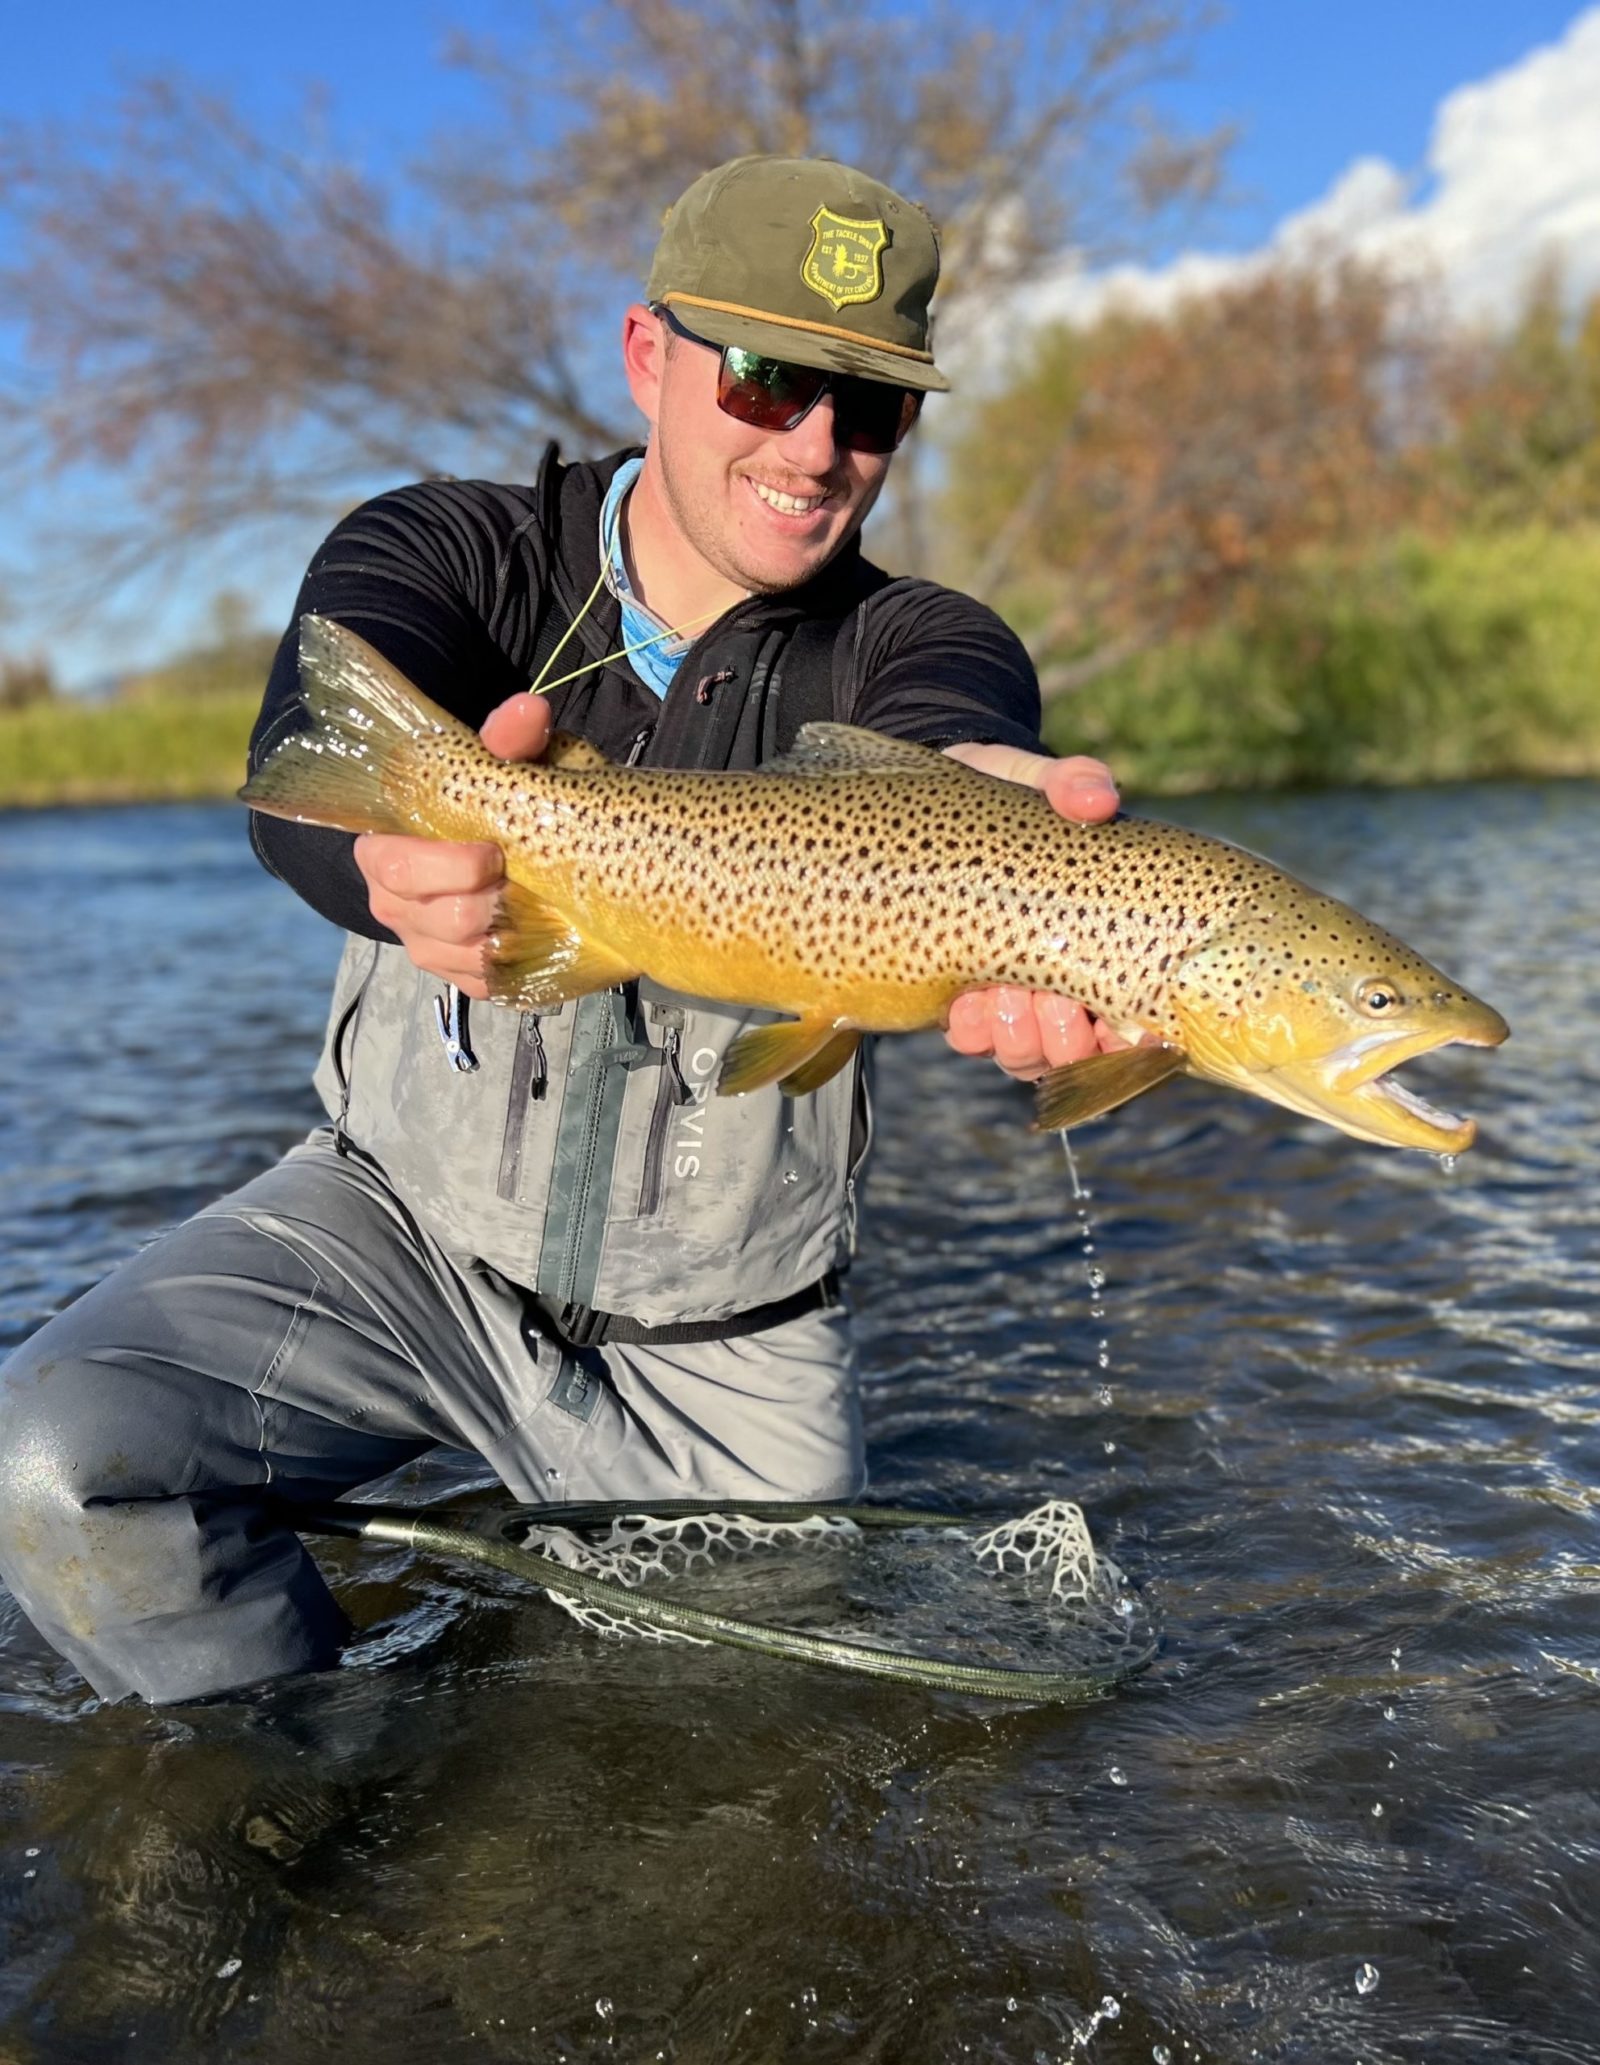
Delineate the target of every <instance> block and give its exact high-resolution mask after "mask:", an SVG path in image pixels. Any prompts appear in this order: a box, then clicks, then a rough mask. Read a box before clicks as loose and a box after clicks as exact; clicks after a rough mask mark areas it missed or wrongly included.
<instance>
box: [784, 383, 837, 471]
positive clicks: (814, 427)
mask: <svg viewBox="0 0 1600 2065" xmlns="http://www.w3.org/2000/svg"><path fill="white" fill-rule="evenodd" d="M777 448H778V454H779V456H780V457H781V458H783V459H785V460H787V461H788V463H789V464H790V465H791V466H792V467H793V468H794V469H795V471H796V472H797V473H807V474H809V475H810V476H811V478H812V479H813V480H821V479H822V478H823V477H824V476H825V475H827V474H829V473H831V472H832V471H833V464H834V460H835V458H836V456H837V453H838V447H837V445H836V444H835V442H834V422H833V396H832V395H831V394H824V395H822V396H820V397H819V398H818V400H817V401H816V402H815V403H814V404H813V405H812V407H811V408H810V409H809V410H808V411H807V412H806V414H805V416H804V417H803V418H802V420H801V421H800V422H798V423H797V424H796V425H795V427H794V428H793V430H786V431H784V432H783V433H782V434H781V436H780V437H779V438H778V440H777Z"/></svg>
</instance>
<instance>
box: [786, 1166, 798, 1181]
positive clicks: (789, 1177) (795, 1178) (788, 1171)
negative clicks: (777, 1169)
mask: <svg viewBox="0 0 1600 2065" xmlns="http://www.w3.org/2000/svg"><path fill="white" fill-rule="evenodd" d="M783 1180H784V1182H785V1183H798V1182H799V1181H800V1178H799V1177H798V1176H797V1175H796V1174H795V1172H794V1170H793V1169H785V1170H784V1172H783Z"/></svg>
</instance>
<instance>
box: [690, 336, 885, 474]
mask: <svg viewBox="0 0 1600 2065" xmlns="http://www.w3.org/2000/svg"><path fill="white" fill-rule="evenodd" d="M652 313H653V314H655V315H658V316H660V318H661V319H662V321H663V322H664V323H665V324H666V326H667V328H668V329H669V330H670V331H671V332H672V334H673V335H674V336H675V337H683V338H686V339H687V341H688V342H689V343H690V344H698V345H700V346H701V347H702V348H703V349H704V350H706V351H716V352H720V353H721V354H722V363H721V365H720V366H718V368H717V407H718V408H719V409H721V411H722V413H723V414H724V415H725V416H732V417H734V418H735V419H736V421H738V422H740V423H749V424H751V425H752V426H753V427H754V428H755V429H757V430H775V431H785V430H794V429H796V428H797V427H798V426H799V425H800V424H802V423H803V422H804V421H805V420H806V418H807V416H809V415H810V414H811V411H812V410H813V409H814V408H815V407H816V406H817V403H818V402H819V401H821V399H822V397H823V396H824V395H825V394H828V395H832V397H833V440H834V443H835V444H837V445H840V446H842V447H843V448H844V449H845V450H847V451H851V452H876V453H880V454H881V453H884V452H892V451H894V450H895V448H896V447H897V446H898V445H899V443H900V441H901V439H902V438H904V436H905V434H906V432H907V431H908V430H909V429H910V428H911V426H912V424H913V423H915V422H916V420H917V416H918V414H919V413H920V411H921V408H922V395H921V393H920V392H919V391H918V390H917V389H916V388H915V387H894V386H891V385H890V383H889V382H888V381H885V380H860V379H857V378H855V377H854V376H853V375H852V374H849V373H830V372H826V371H825V370H824V369H823V368H822V367H821V366H797V365H793V364H791V363H790V361H789V360H788V359H769V358H764V357H763V356H762V354H761V353H760V352H759V351H746V350H745V348H744V346H743V345H742V344H713V343H712V342H711V340H710V338H709V337H697V336H696V335H695V333H694V332H693V330H687V329H685V328H684V326H683V324H682V323H680V322H679V321H678V318H677V317H676V316H675V315H674V314H673V313H672V310H671V309H670V308H666V307H663V306H662V304H661V303H659V302H658V303H657V304H656V306H655V308H654V310H653V311H652Z"/></svg>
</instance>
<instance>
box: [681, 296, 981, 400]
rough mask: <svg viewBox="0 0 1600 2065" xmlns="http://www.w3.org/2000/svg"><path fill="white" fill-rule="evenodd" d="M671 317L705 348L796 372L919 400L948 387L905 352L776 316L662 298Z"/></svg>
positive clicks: (937, 374)
mask: <svg viewBox="0 0 1600 2065" xmlns="http://www.w3.org/2000/svg"><path fill="white" fill-rule="evenodd" d="M667 300H668V305H669V306H670V307H671V308H672V312H673V314H674V315H675V316H676V317H677V319H678V321H679V322H680V323H682V325H683V327H684V328H685V329H686V330H692V331H693V332H694V334H695V335H696V336H697V337H703V338H704V339H705V340H706V342H707V343H708V344H738V345H741V346H742V347H743V348H744V349H745V350H746V351H759V352H760V353H761V354H762V355H763V356H764V357H766V358H775V359H788V360H789V361H790V363H791V364H793V365H797V366H821V367H823V368H825V369H826V371H828V372H830V373H853V374H854V375H855V377H856V378H857V379H858V380H882V381H884V382H885V383H886V384H887V385H889V386H891V387H914V388H916V389H917V391H918V392H919V393H921V394H947V393H948V392H949V389H950V382H949V381H948V380H947V379H946V378H945V376H944V374H943V373H941V372H940V371H939V368H938V367H937V366H936V365H934V364H933V363H932V361H931V360H929V359H925V358H918V357H914V356H912V355H911V354H909V353H906V352H899V351H887V350H885V349H884V348H883V347H882V346H881V345H874V344H872V343H871V342H870V341H869V340H867V339H865V338H863V339H861V340H860V341H859V342H858V341H857V340H856V339H854V338H850V337H830V336H827V335H824V334H822V333H820V332H818V331H816V330H807V329H802V328H800V326H799V325H798V324H795V323H785V322H782V321H781V320H779V318H777V317H776V316H773V317H763V316H750V315H730V314H728V313H727V312H726V311H725V310H723V309H719V308H702V307H700V306H698V305H697V304H696V303H695V302H694V301H692V300H684V299H680V298H679V297H677V296H674V295H669V296H668V297H667Z"/></svg>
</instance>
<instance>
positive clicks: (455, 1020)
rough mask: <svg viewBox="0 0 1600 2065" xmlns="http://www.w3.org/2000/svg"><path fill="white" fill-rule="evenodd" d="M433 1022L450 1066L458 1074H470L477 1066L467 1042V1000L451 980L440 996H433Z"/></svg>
mask: <svg viewBox="0 0 1600 2065" xmlns="http://www.w3.org/2000/svg"><path fill="white" fill-rule="evenodd" d="M433 1022H434V1024H435V1025H436V1026H437V1027H438V1028H439V1037H440V1039H441V1040H443V1042H444V1051H445V1053H446V1054H447V1055H449V1057H450V1066H451V1067H452V1068H453V1069H454V1070H455V1071H456V1073H457V1074H458V1075H464V1076H469V1075H471V1074H472V1072H473V1070H474V1069H475V1068H476V1067H477V1066H478V1057H477V1055H476V1054H474V1053H473V1051H472V1048H471V1047H470V1046H469V1045H468V1042H467V1000H466V998H465V997H464V996H463V995H462V994H461V992H460V990H458V989H457V988H456V986H455V984H454V983H453V982H452V983H451V984H450V985H449V987H448V988H447V989H446V990H445V991H444V993H443V995H442V996H437V997H435V998H434V1000H433Z"/></svg>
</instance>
